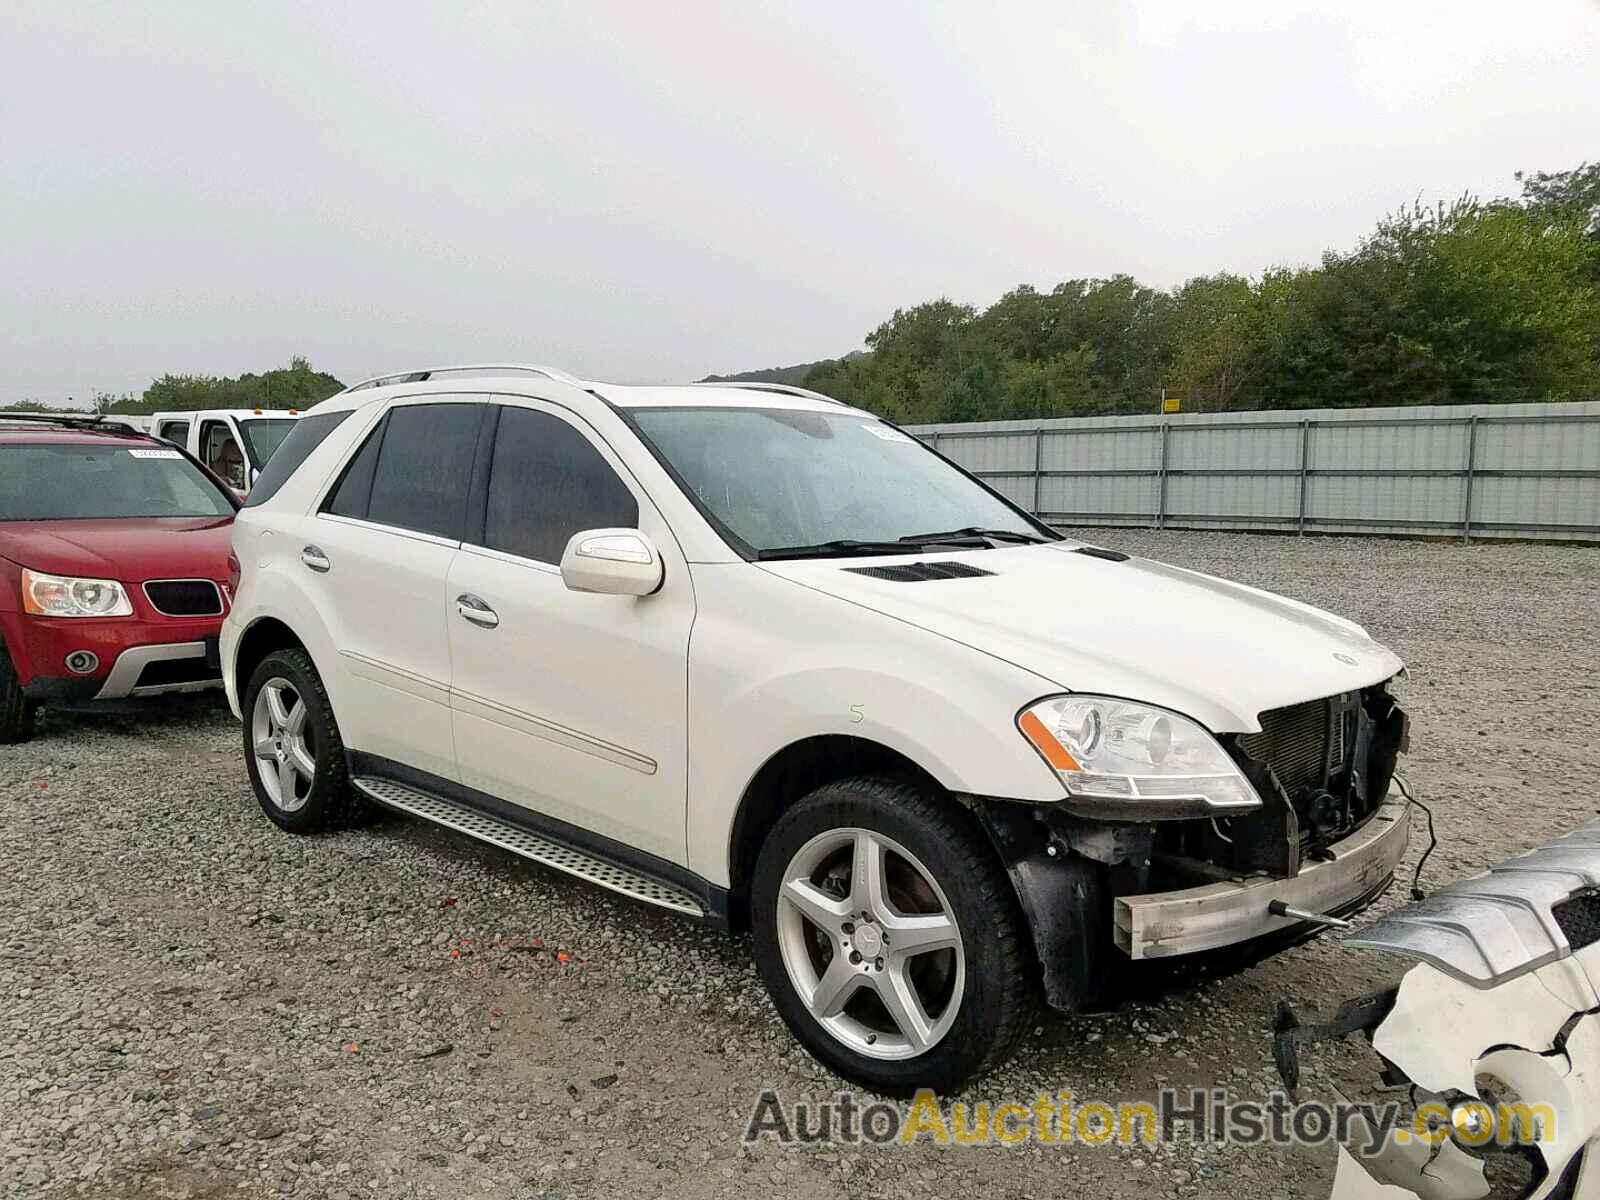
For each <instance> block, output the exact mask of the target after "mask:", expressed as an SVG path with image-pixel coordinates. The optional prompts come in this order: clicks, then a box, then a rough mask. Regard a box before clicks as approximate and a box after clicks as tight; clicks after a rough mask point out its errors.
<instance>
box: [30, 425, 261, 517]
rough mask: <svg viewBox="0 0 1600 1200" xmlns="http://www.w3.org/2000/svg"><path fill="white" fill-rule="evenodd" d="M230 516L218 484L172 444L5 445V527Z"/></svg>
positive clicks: (230, 513) (136, 442) (141, 442)
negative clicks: (29, 523) (15, 523)
mask: <svg viewBox="0 0 1600 1200" xmlns="http://www.w3.org/2000/svg"><path fill="white" fill-rule="evenodd" d="M232 515H233V505H232V504H231V503H229V501H228V498H227V497H226V496H224V495H223V494H222V492H221V491H220V490H219V489H218V488H217V485H216V484H214V483H213V482H211V479H210V478H209V477H208V476H207V475H206V473H205V472H204V471H202V470H201V469H200V468H199V467H197V466H195V465H194V463H192V462H190V461H189V460H188V459H187V458H185V457H184V456H183V455H182V454H181V453H180V452H179V451H177V450H174V449H172V447H170V446H162V445H160V444H159V443H156V442H146V441H142V440H140V441H130V444H128V445H115V444H111V443H107V444H105V445H98V444H88V443H75V444H71V445H66V444H63V445H43V446H39V445H13V446H0V521H68V520H90V519H94V520H103V519H106V518H116V517H231V516H232Z"/></svg>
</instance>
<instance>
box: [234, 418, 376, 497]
mask: <svg viewBox="0 0 1600 1200" xmlns="http://www.w3.org/2000/svg"><path fill="white" fill-rule="evenodd" d="M352 411H353V410H352V409H348V408H347V409H345V410H344V411H343V412H331V413H316V414H314V415H312V416H309V417H301V418H300V419H299V420H298V421H295V422H294V423H293V424H294V428H293V429H291V430H290V431H289V436H288V437H286V438H284V439H283V443H282V444H281V445H280V446H279V447H278V449H277V450H276V451H275V452H274V453H273V455H272V457H271V458H269V459H268V460H267V465H266V466H264V467H262V468H261V474H259V475H257V476H256V483H255V486H254V487H253V488H251V489H250V495H249V497H248V498H247V499H246V500H245V502H244V506H245V507H246V508H254V507H255V506H256V505H257V504H265V503H266V502H267V501H268V500H271V499H272V497H273V496H275V495H277V493H278V489H279V488H281V487H282V486H283V485H284V484H285V483H286V482H287V481H288V479H289V476H291V475H293V474H294V473H295V469H296V468H297V467H299V465H300V464H301V463H303V462H305V460H306V459H308V458H309V457H311V452H312V451H313V450H315V449H316V448H317V447H318V446H320V445H322V443H323V442H324V441H325V440H326V439H327V436H328V435H329V434H330V433H332V432H333V431H334V430H335V429H337V428H339V426H340V425H341V424H342V423H343V422H344V419H345V418H346V417H348V416H349V415H350V413H351V412H352Z"/></svg>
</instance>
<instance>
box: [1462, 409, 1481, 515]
mask: <svg viewBox="0 0 1600 1200" xmlns="http://www.w3.org/2000/svg"><path fill="white" fill-rule="evenodd" d="M1477 458H1478V417H1477V414H1476V413H1474V414H1473V415H1472V416H1470V417H1468V418H1467V486H1466V488H1465V489H1464V491H1465V495H1464V496H1463V497H1462V502H1461V542H1462V544H1463V545H1469V544H1471V542H1472V473H1473V470H1474V469H1475V467H1476V465H1477Z"/></svg>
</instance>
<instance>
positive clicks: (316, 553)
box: [300, 546, 333, 573]
mask: <svg viewBox="0 0 1600 1200" xmlns="http://www.w3.org/2000/svg"><path fill="white" fill-rule="evenodd" d="M300 561H301V562H303V563H305V565H306V566H308V567H310V568H311V569H312V570H313V571H318V572H322V573H326V572H327V570H328V568H329V567H331V566H333V564H332V563H331V562H329V561H328V556H327V555H326V554H324V553H323V552H322V551H321V550H319V549H318V548H317V547H316V546H307V547H306V548H305V549H304V550H302V551H300Z"/></svg>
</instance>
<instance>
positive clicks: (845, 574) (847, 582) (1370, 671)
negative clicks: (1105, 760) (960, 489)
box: [761, 542, 1404, 733]
mask: <svg viewBox="0 0 1600 1200" xmlns="http://www.w3.org/2000/svg"><path fill="white" fill-rule="evenodd" d="M1081 544H1082V543H1077V542H1057V543H1051V544H1049V545H1042V546H1017V547H1008V548H1005V549H998V550H985V551H969V552H960V551H958V552H953V553H952V552H944V553H940V552H937V551H927V552H924V553H921V554H915V555H906V556H900V555H894V556H891V557H872V558H854V559H849V560H841V559H837V558H834V559H806V560H798V561H794V562H784V561H780V562H771V563H762V564H761V567H762V569H764V570H768V571H771V572H772V573H773V574H775V575H779V576H782V577H783V578H786V579H789V580H791V581H793V582H795V583H797V584H802V585H804V586H806V587H810V588H814V589H816V590H817V591H820V592H825V593H827V594H828V595H830V596H835V597H837V598H838V599H840V600H844V601H848V602H850V603H852V604H859V605H862V606H864V607H866V608H870V609H873V610H875V611H877V612H881V613H883V614H884V615H886V616H889V617H893V618H895V619H897V620H901V621H906V622H909V623H910V624H913V625H917V626H920V627H921V628H923V629H927V630H930V631H932V632H934V633H938V634H941V635H943V636H944V637H947V638H950V639H951V640H953V641H956V642H960V643H962V644H964V645H967V646H971V647H972V648H974V649H976V650H981V651H983V652H984V653H986V654H990V655H993V656H994V657H996V658H1000V659H1004V660H1005V661H1006V662H1009V663H1011V664H1013V665H1015V666H1018V667H1022V668H1023V669H1025V670H1028V671H1031V672H1033V673H1034V674H1035V675H1038V676H1040V677H1041V679H1042V680H1043V681H1047V682H1048V683H1051V684H1054V685H1055V686H1056V687H1057V688H1059V689H1060V690H1062V691H1073V692H1092V693H1098V694H1101V695H1107V696H1119V697H1123V698H1125V699H1130V700H1139V701H1143V702H1145V703H1147V704H1155V705H1159V706H1161V707H1163V708H1168V709H1171V710H1173V711H1175V712H1180V713H1183V714H1185V715H1187V716H1190V717H1193V718H1194V719H1195V720H1197V721H1199V722H1201V723H1202V724H1204V725H1205V726H1206V727H1207V728H1209V729H1211V730H1212V731H1214V732H1217V733H1224V732H1228V733H1249V732H1255V731H1257V730H1259V729H1260V728H1261V725H1260V721H1259V720H1258V716H1259V714H1260V713H1262V712H1265V711H1267V710H1269V709H1273V708H1281V707H1283V706H1284V705H1286V704H1296V703H1299V702H1301V701H1304V700H1314V699H1318V698H1320V697H1323V696H1332V695H1336V694H1338V693H1340V692H1347V691H1351V690H1353V689H1355V688H1360V687H1365V686H1367V685H1369V684H1373V683H1378V682H1380V681H1382V680H1384V679H1387V678H1389V677H1390V676H1391V675H1393V674H1395V673H1396V672H1397V671H1399V670H1400V669H1401V667H1402V666H1403V665H1404V664H1403V663H1402V662H1401V661H1400V659H1399V658H1398V657H1397V656H1396V655H1395V654H1394V652H1393V651H1391V650H1389V649H1388V648H1387V647H1385V646H1382V645H1380V644H1379V643H1377V642H1375V641H1373V640H1372V638H1371V637H1369V636H1368V634H1367V632H1366V630H1364V629H1362V628H1361V626H1359V625H1357V624H1355V623H1354V622H1352V621H1346V620H1344V619H1343V618H1341V617H1336V616H1334V615H1333V614H1332V613H1327V612H1323V611H1322V610H1321V609H1318V608H1313V607H1312V606H1310V605H1309V604H1301V603H1300V602H1299V601H1296V600H1290V599H1287V598H1285V597H1283V596H1276V595H1273V594H1272V593H1271V592H1264V591H1260V590H1259V589H1257V588H1251V587H1245V586H1244V585H1242V584H1237V583H1229V582H1228V581H1227V580H1224V579H1217V578H1214V577H1213V576H1210V575H1201V574H1199V573H1197V572H1195V571H1185V570H1183V569H1181V568H1179V567H1172V566H1168V565H1167V564H1165V563H1159V562H1154V561H1152V560H1150V559H1141V558H1130V559H1128V560H1127V561H1125V562H1112V561H1108V560H1106V559H1103V558H1094V557H1091V556H1089V555H1085V554H1077V553H1073V552H1072V548H1073V547H1075V546H1079V545H1081ZM930 561H933V562H941V561H944V562H959V563H962V564H964V565H966V566H970V567H981V568H982V569H983V570H985V571H990V572H993V574H992V575H984V576H978V577H975V578H956V579H933V580H928V581H923V582H902V581H897V580H891V579H881V578H876V577H874V576H872V575H863V574H860V573H859V572H860V570H861V569H862V568H871V567H882V566H890V565H902V566H903V565H906V564H910V563H917V562H930ZM851 568H854V570H852V569H851ZM951 686H952V687H956V686H959V682H958V681H956V680H952V681H951ZM1048 690H1049V688H1048V687H1041V689H1040V695H1044V694H1045V693H1046V692H1047V691H1048Z"/></svg>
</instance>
